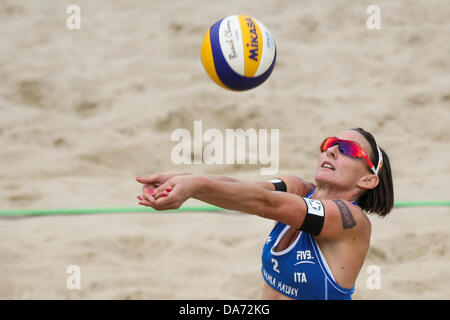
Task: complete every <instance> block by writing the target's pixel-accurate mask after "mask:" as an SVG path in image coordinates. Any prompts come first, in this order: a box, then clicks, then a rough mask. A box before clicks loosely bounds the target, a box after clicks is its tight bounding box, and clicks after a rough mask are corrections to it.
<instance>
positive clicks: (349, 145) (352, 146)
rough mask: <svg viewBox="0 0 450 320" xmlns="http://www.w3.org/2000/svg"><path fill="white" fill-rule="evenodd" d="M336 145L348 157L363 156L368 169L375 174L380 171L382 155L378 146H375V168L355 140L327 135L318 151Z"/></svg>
mask: <svg viewBox="0 0 450 320" xmlns="http://www.w3.org/2000/svg"><path fill="white" fill-rule="evenodd" d="M335 145H338V147H339V151H340V152H341V153H342V154H344V155H346V156H349V157H352V158H363V159H364V160H366V162H367V164H368V165H369V168H370V170H372V172H373V173H374V174H376V175H378V172H379V171H380V169H381V167H382V166H383V156H382V154H381V150H380V148H379V147H378V146H377V149H378V159H379V160H378V166H377V168H375V166H374V165H373V163H372V161H370V159H369V156H368V155H367V153H366V152H365V151H364V150H363V149H362V148H361V147H360V146H359V145H358V144H356V143H355V142H353V141H350V140H343V139H339V138H337V137H329V138H326V139H325V140H323V142H322V144H321V145H320V151H321V152H324V151H327V150H328V148H331V147H332V146H335Z"/></svg>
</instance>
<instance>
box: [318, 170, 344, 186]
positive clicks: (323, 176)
mask: <svg viewBox="0 0 450 320" xmlns="http://www.w3.org/2000/svg"><path fill="white" fill-rule="evenodd" d="M314 180H315V182H316V185H318V186H320V185H333V186H339V185H340V183H339V182H338V181H339V179H338V177H337V176H336V175H335V174H334V172H326V171H323V170H318V172H317V173H316V177H315V178H314Z"/></svg>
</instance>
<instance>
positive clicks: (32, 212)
mask: <svg viewBox="0 0 450 320" xmlns="http://www.w3.org/2000/svg"><path fill="white" fill-rule="evenodd" d="M447 206H450V201H401V202H396V203H395V204H394V207H396V208H405V207H408V208H411V207H447ZM227 211H231V210H226V209H223V208H220V207H216V206H185V207H181V208H179V209H172V210H164V211H157V210H155V209H153V208H149V207H132V208H92V209H30V210H1V211H0V217H13V216H43V215H46V216H47V215H66V214H67V215H74V214H99V213H148V212H159V213H166V212H227Z"/></svg>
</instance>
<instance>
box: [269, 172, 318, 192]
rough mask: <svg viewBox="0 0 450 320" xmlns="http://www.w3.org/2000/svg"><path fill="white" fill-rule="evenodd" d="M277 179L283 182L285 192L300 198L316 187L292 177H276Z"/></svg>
mask: <svg viewBox="0 0 450 320" xmlns="http://www.w3.org/2000/svg"><path fill="white" fill-rule="evenodd" d="M277 179H280V180H283V182H284V183H285V184H286V189H287V192H289V193H294V194H296V195H298V196H301V197H305V196H306V195H307V194H308V193H310V192H311V190H312V189H314V188H315V187H316V185H315V184H314V183H312V182H308V181H305V180H303V179H301V178H299V177H297V176H294V175H283V176H278V177H277Z"/></svg>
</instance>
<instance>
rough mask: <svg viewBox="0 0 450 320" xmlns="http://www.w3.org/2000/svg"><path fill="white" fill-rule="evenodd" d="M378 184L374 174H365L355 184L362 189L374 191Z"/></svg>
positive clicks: (378, 181) (377, 178) (378, 179)
mask: <svg viewBox="0 0 450 320" xmlns="http://www.w3.org/2000/svg"><path fill="white" fill-rule="evenodd" d="M378 183H380V178H379V177H378V176H377V175H375V174H367V175H365V176H363V177H362V178H361V179H360V180H359V181H358V183H357V186H358V187H360V188H362V189H374V188H376V186H377V185H378Z"/></svg>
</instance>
